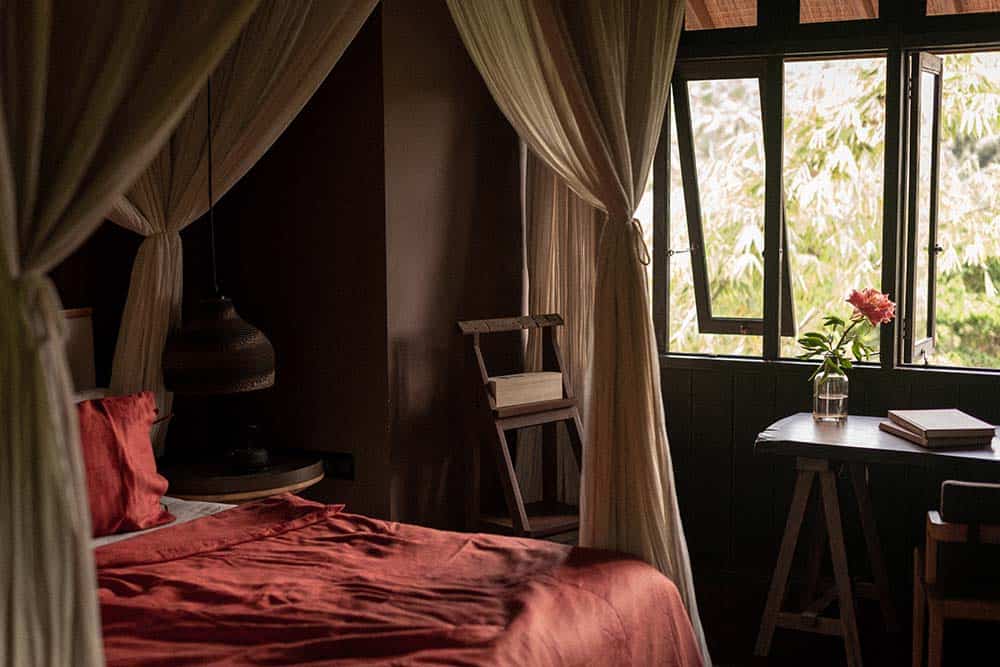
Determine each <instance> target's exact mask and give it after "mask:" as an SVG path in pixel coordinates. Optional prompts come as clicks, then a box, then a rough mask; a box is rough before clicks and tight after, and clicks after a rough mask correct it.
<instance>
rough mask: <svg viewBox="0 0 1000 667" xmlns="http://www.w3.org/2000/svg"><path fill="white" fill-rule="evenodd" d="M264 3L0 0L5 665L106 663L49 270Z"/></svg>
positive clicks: (0, 470) (99, 215) (0, 643)
mask: <svg viewBox="0 0 1000 667" xmlns="http://www.w3.org/2000/svg"><path fill="white" fill-rule="evenodd" d="M255 5H256V0H244V1H232V2H225V3H222V2H218V3H208V4H206V3H203V2H200V0H162V1H159V2H156V1H147V2H134V1H133V0H119V1H117V2H115V1H113V0H108V1H106V2H102V3H96V4H95V3H87V2H76V1H74V0H0V49H2V54H3V55H2V57H0V562H2V567H0V664H2V665H18V667H30V666H33V665H39V666H41V665H44V666H46V667H52V666H59V665H67V666H73V667H76V666H90V665H100V664H103V659H102V648H101V633H100V616H99V614H98V609H97V601H96V590H95V577H94V566H93V559H92V555H91V549H90V538H91V534H90V514H89V511H88V508H87V496H86V485H85V484H84V483H83V479H82V467H81V456H80V451H79V442H78V434H77V424H76V411H75V409H74V408H73V404H72V399H71V387H70V379H69V370H68V367H67V363H66V354H65V349H64V347H63V339H62V326H63V323H62V322H63V321H62V314H61V312H60V310H61V306H60V303H59V297H58V295H57V294H56V292H55V288H54V287H53V285H52V282H51V281H50V280H49V278H48V277H47V276H46V272H48V271H49V270H50V269H51V268H52V267H53V266H55V265H56V264H57V263H58V262H59V261H60V260H62V259H63V258H64V257H66V255H68V254H69V253H71V252H72V251H73V250H74V249H75V248H76V247H78V246H79V245H80V243H82V242H83V240H84V239H86V238H87V236H89V235H90V233H91V232H92V231H93V230H94V229H95V228H96V226H97V225H98V224H100V222H101V220H102V219H103V217H104V215H105V214H106V213H107V212H108V210H109V209H110V208H111V205H112V203H113V202H114V200H115V198H117V197H118V196H119V195H120V194H121V193H122V192H123V191H124V189H125V188H126V187H128V184H129V183H131V182H132V180H133V179H134V178H135V177H136V176H137V175H138V174H139V172H140V171H141V170H142V169H144V168H145V166H146V164H148V162H149V160H150V159H152V157H153V156H154V155H155V154H156V152H157V151H158V150H159V149H160V147H161V146H162V145H163V142H164V141H165V140H166V138H167V137H168V136H169V134H170V131H171V129H172V128H173V127H174V125H175V124H176V123H177V121H178V120H179V118H180V116H181V114H182V113H183V112H184V110H185V109H186V108H187V105H188V104H190V102H191V100H192V98H193V97H194V95H195V94H196V92H197V90H198V88H199V87H200V86H201V85H202V84H203V83H204V80H205V77H206V75H207V74H208V72H209V71H211V69H212V68H213V67H214V66H215V64H216V63H217V62H218V60H219V58H221V56H222V54H223V53H224V52H225V50H226V49H227V48H228V47H229V45H230V44H231V43H232V41H233V40H234V39H235V38H236V36H237V35H238V34H239V31H240V29H241V28H242V27H243V24H244V23H245V21H246V19H247V18H249V16H250V14H251V12H252V11H253V9H254V7H255Z"/></svg>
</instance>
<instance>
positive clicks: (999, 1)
mask: <svg viewBox="0 0 1000 667" xmlns="http://www.w3.org/2000/svg"><path fill="white" fill-rule="evenodd" d="M985 12H1000V0H927V15H928V16H943V15H947V14H983V13H985Z"/></svg>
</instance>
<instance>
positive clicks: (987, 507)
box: [940, 479, 1000, 525]
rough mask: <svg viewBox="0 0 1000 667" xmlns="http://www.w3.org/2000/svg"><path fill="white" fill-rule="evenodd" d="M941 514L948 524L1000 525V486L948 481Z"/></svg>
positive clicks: (945, 485) (943, 485)
mask: <svg viewBox="0 0 1000 667" xmlns="http://www.w3.org/2000/svg"><path fill="white" fill-rule="evenodd" d="M940 513H941V519H942V520H944V521H947V522H948V523H967V524H976V525H982V524H1000V484H986V483H981V482H959V481H957V480H953V479H949V480H946V481H945V482H942V484H941V507H940Z"/></svg>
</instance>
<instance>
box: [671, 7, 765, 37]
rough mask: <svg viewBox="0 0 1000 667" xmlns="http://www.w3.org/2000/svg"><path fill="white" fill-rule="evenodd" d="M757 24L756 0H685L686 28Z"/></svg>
mask: <svg viewBox="0 0 1000 667" xmlns="http://www.w3.org/2000/svg"><path fill="white" fill-rule="evenodd" d="M755 25H757V0H687V12H686V13H685V15H684V27H685V28H686V29H687V30H710V29H713V28H744V27H747V26H755Z"/></svg>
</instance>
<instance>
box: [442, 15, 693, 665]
mask: <svg viewBox="0 0 1000 667" xmlns="http://www.w3.org/2000/svg"><path fill="white" fill-rule="evenodd" d="M448 7H449V8H450V10H451V13H452V17H453V18H454V20H455V24H456V25H457V26H458V30H459V33H460V34H461V36H462V39H463V41H464V42H465V45H466V48H467V49H468V51H469V54H470V55H471V56H472V60H473V62H474V63H475V64H476V67H477V68H478V69H479V72H480V73H481V74H482V76H483V79H484V80H485V82H486V85H487V87H488V88H489V89H490V92H491V93H492V94H493V98H494V100H495V101H496V103H497V105H498V106H499V107H500V110H501V111H502V112H503V113H504V115H505V116H506V117H507V119H508V120H509V121H510V122H511V124H512V125H513V126H514V129H515V130H516V131H517V133H518V135H520V137H521V139H522V141H524V142H525V144H527V146H528V148H529V149H530V151H531V152H532V153H533V154H534V156H535V157H536V158H537V159H539V160H541V161H542V162H544V163H545V165H546V166H547V167H548V168H549V169H551V170H552V171H553V172H555V174H557V175H558V176H559V177H560V178H561V179H562V181H563V182H564V183H565V185H566V186H567V187H568V188H569V189H571V190H572V191H573V192H574V193H575V195H576V196H577V197H579V199H581V200H582V201H583V202H584V203H586V204H588V205H590V206H591V207H593V208H596V209H598V210H599V211H601V212H602V217H603V226H602V229H601V230H600V234H601V236H600V240H599V243H598V244H597V254H596V269H595V272H594V274H593V276H592V281H593V282H592V284H593V292H592V298H593V302H592V304H588V300H589V299H590V298H591V293H590V292H585V291H583V290H584V287H585V286H589V284H591V283H590V278H589V267H588V268H585V269H583V270H582V271H581V277H583V278H587V280H585V281H583V280H582V281H581V284H577V285H568V286H567V287H566V290H565V291H567V292H569V293H571V294H572V297H569V296H568V295H567V296H566V299H567V300H571V301H574V302H575V303H574V306H575V307H574V320H575V321H571V322H570V327H573V326H576V327H578V328H577V330H576V331H575V332H574V333H572V334H571V335H575V336H577V337H578V339H581V340H583V341H591V343H590V344H591V345H592V350H591V354H592V356H591V360H590V364H589V366H590V377H589V398H588V399H585V403H584V406H585V408H586V410H587V415H585V418H586V420H587V430H588V433H587V435H588V440H587V446H586V448H585V449H584V456H583V477H582V481H581V493H580V543H581V545H583V546H596V547H602V548H608V549H615V550H618V551H623V552H626V553H631V554H634V555H636V556H639V557H641V558H642V559H644V560H645V561H647V562H648V563H651V564H653V565H655V566H656V567H657V568H658V569H659V570H660V571H662V572H663V573H665V574H667V575H668V576H669V577H670V578H671V579H673V581H674V583H676V584H677V587H678V589H679V590H680V592H681V596H682V598H683V599H684V602H685V604H686V605H687V608H688V612H689V614H690V616H691V622H692V625H693V626H694V629H695V633H696V634H697V635H698V637H699V641H700V642H701V650H702V654H703V656H704V658H705V662H706V663H710V660H709V656H708V649H707V645H706V644H705V640H704V634H703V633H702V630H701V622H700V619H699V617H698V606H697V603H696V601H695V591H694V582H693V581H692V577H691V566H690V562H689V558H688V552H687V544H686V542H685V539H684V529H683V527H682V525H681V519H680V514H679V512H678V509H677V495H676V491H675V487H674V480H673V468H672V466H671V463H670V448H669V444H668V442H667V432H666V422H665V418H664V414H663V400H662V393H661V391H660V368H659V361H658V356H657V351H656V343H655V336H654V332H653V320H652V310H651V307H650V301H649V291H648V289H647V278H646V265H648V264H649V252H648V249H647V248H646V246H645V242H644V241H643V237H642V229H641V226H640V224H639V222H638V221H637V220H636V219H635V218H634V214H635V210H636V208H637V207H638V204H639V200H640V199H641V197H642V194H643V192H644V191H645V188H646V183H647V178H648V175H649V170H650V167H651V166H652V162H653V156H654V153H655V151H656V145H657V141H658V139H659V136H660V127H661V125H662V123H663V117H664V113H665V110H666V104H667V98H668V92H669V87H670V77H671V74H672V72H673V66H674V58H675V56H676V53H677V43H678V40H679V38H680V32H681V24H682V20H683V17H684V0H669V1H666V0H618V1H616V2H608V1H607V0H581V1H580V2H577V3H572V4H570V5H566V4H565V3H561V2H555V1H544V0H543V1H535V0H504V1H502V2H498V1H495V0H448ZM531 173H532V174H534V176H533V180H532V181H531V182H529V183H528V186H529V188H530V187H535V188H548V189H549V192H550V193H551V194H554V195H555V194H557V193H556V192H555V191H554V190H552V188H553V187H555V186H554V184H553V182H552V179H550V178H549V177H548V176H547V175H546V174H545V173H544V170H533V171H532V172H531ZM569 203H572V204H573V205H567V206H564V207H562V212H561V213H560V215H561V216H563V218H564V219H563V223H562V224H560V225H559V226H558V227H557V229H558V230H559V233H560V234H566V233H567V231H568V230H573V227H574V226H576V225H586V224H591V223H592V222H593V215H592V213H591V211H588V210H586V208H582V207H579V206H577V205H576V204H575V202H569ZM545 214H546V212H543V213H541V215H543V216H544V215H545ZM570 216H574V217H570ZM573 231H574V232H575V233H577V234H578V237H577V239H576V241H575V242H573V241H571V242H572V243H575V244H576V247H578V248H579V249H580V251H581V252H580V261H581V262H584V261H588V258H587V256H586V255H587V249H588V248H589V247H590V245H589V243H590V242H589V239H590V238H591V237H589V236H588V235H587V234H586V233H582V234H581V233H580V232H579V229H576V230H573ZM571 252H572V250H571ZM529 279H530V278H529ZM546 286H547V287H548V288H549V289H556V286H555V285H554V283H553V282H552V281H547V282H546ZM530 291H531V287H530V286H529V292H530ZM581 303H582V304H587V305H583V307H580V304H581ZM588 308H589V309H590V312H591V315H590V316H589V319H584V318H585V317H586V312H587V309H588Z"/></svg>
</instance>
